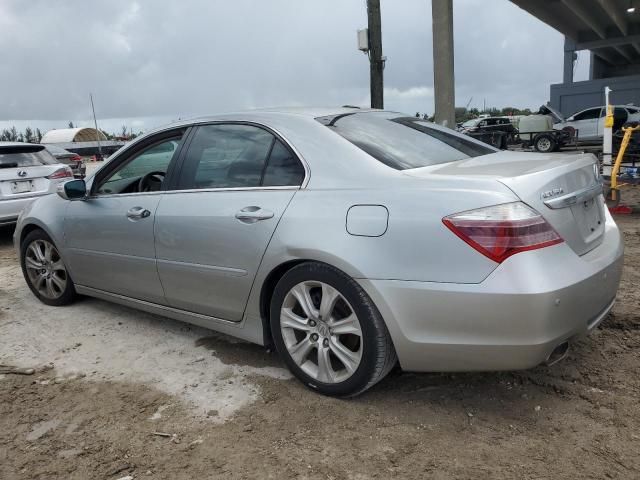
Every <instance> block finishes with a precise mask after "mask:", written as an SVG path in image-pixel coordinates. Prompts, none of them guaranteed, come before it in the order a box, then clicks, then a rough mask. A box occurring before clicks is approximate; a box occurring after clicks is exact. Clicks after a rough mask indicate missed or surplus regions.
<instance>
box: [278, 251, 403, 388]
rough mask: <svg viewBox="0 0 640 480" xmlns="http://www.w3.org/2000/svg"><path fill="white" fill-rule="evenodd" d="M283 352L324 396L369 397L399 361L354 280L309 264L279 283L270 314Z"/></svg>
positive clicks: (295, 370) (378, 317)
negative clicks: (372, 388)
mask: <svg viewBox="0 0 640 480" xmlns="http://www.w3.org/2000/svg"><path fill="white" fill-rule="evenodd" d="M270 314H271V316H270V318H271V331H272V335H273V340H274V343H275V346H276V348H277V350H278V353H279V354H280V355H281V356H282V358H283V359H284V361H285V363H286V364H287V366H288V367H289V369H290V370H291V372H292V373H293V374H294V375H295V376H296V377H297V378H298V379H299V380H300V381H302V382H303V383H304V384H305V385H307V386H308V387H310V388H312V389H313V390H316V391H318V392H320V393H322V394H325V395H331V396H339V397H349V396H355V395H357V394H359V393H361V392H364V391H365V390H367V389H368V388H370V387H371V386H373V385H374V384H376V383H377V382H379V381H380V380H382V378H384V376H385V375H386V374H387V373H388V372H389V370H391V368H392V367H393V366H394V365H395V363H396V361H397V358H396V353H395V350H394V348H393V344H392V342H391V337H390V336H389V332H388V331H387V328H386V326H385V324H384V321H383V319H382V316H381V315H380V313H379V312H378V309H377V308H376V306H375V305H374V304H373V302H372V301H371V299H370V298H369V296H368V295H367V293H366V292H365V291H364V290H363V289H362V287H360V285H358V284H357V283H356V282H355V281H354V280H353V279H352V278H350V277H349V276H347V275H346V274H344V273H343V272H341V271H340V270H338V269H336V268H334V267H331V266H330V265H326V264H322V263H315V262H306V263H303V264H301V265H298V266H296V267H294V268H292V269H291V270H289V271H288V272H287V273H286V274H285V275H284V276H283V277H282V278H281V279H280V281H279V282H278V284H277V286H276V288H275V291H274V294H273V297H272V300H271V309H270Z"/></svg>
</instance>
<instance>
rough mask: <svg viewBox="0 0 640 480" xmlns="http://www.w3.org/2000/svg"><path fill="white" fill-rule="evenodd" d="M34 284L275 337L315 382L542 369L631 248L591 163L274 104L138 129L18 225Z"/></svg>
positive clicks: (419, 126)
mask: <svg viewBox="0 0 640 480" xmlns="http://www.w3.org/2000/svg"><path fill="white" fill-rule="evenodd" d="M14 243H15V246H16V249H17V251H18V253H19V255H20V261H21V265H22V269H23V273H24V277H25V279H26V282H27V284H28V286H29V288H30V289H31V290H32V292H33V293H34V295H35V296H36V297H37V298H38V299H40V300H41V301H42V302H43V303H45V304H48V305H64V304H68V303H70V302H72V301H73V300H74V297H75V295H76V294H85V295H89V296H94V297H98V298H102V299H105V300H109V301H113V302H117V303H121V304H125V305H128V306H131V307H134V308H138V309H142V310H146V311H149V312H153V313H156V314H159V315H165V316H170V317H172V318H175V319H179V320H183V321H187V322H192V323H195V324H198V325H201V326H205V327H207V328H211V329H213V330H217V331H220V332H223V333H226V334H229V335H234V336H236V337H240V338H243V339H245V340H248V341H251V342H255V343H258V344H261V345H275V347H276V349H277V351H278V352H279V354H280V355H281V356H282V358H283V360H284V362H285V363H286V365H287V366H288V367H289V368H290V369H291V371H292V372H293V373H294V375H295V376H296V377H297V378H298V379H300V380H301V381H302V382H303V383H304V384H305V385H307V386H309V387H310V388H312V389H313V390H314V391H317V392H320V393H323V394H326V395H335V396H353V395H356V394H358V393H360V392H363V391H364V390H366V389H368V388H369V387H371V386H372V385H374V384H375V383H376V382H378V381H379V380H381V379H382V378H383V377H384V376H385V375H386V374H387V373H388V372H389V371H390V370H391V368H393V366H394V365H395V364H396V362H397V361H399V363H400V366H401V367H402V368H403V369H404V370H408V371H468V370H511V369H523V368H529V367H533V366H535V365H537V364H539V363H542V362H547V363H553V362H555V361H557V360H559V359H561V358H563V357H564V356H565V355H566V352H567V348H568V345H569V344H570V343H571V342H573V341H574V340H575V339H577V338H579V337H580V336H581V335H584V334H586V333H588V332H590V331H592V330H593V329H595V328H596V327H597V326H598V324H599V323H600V322H601V321H602V320H603V319H604V318H605V317H606V316H607V314H608V312H609V311H610V309H611V308H612V306H613V303H614V301H615V297H616V292H617V289H618V283H619V281H620V276H621V273H622V253H623V243H622V236H621V234H620V232H619V230H618V228H617V226H616V224H615V222H614V221H613V219H612V217H611V215H610V214H609V212H608V210H607V209H606V208H605V206H604V199H603V196H602V183H601V180H600V177H599V169H598V165H597V160H596V158H595V157H594V156H593V155H591V154H572V155H553V154H534V153H521V152H509V151H504V152H501V151H498V150H497V149H495V148H493V147H491V146H489V145H486V144H484V143H481V142H479V141H477V140H475V139H473V138H470V137H468V136H466V135H461V134H459V133H456V132H454V131H452V130H450V129H447V128H443V127H440V126H438V125H435V124H433V123H430V122H427V121H425V120H422V119H419V118H416V117H413V116H408V115H403V114H399V113H394V112H387V111H379V110H373V111H370V110H358V109H351V108H343V109H340V108H336V109H334V108H331V109H293V110H286V109H279V110H274V111H256V112H247V113H238V114H228V115H219V116H214V117H209V118H200V119H197V120H191V121H183V122H180V123H177V124H173V125H169V126H167V127H164V128H161V129H158V130H155V131H153V132H150V133H148V134H146V135H143V136H141V137H139V138H138V139H136V140H135V141H133V142H131V143H129V144H128V145H127V146H125V147H124V148H122V149H121V150H119V151H118V152H117V153H116V154H114V155H113V156H112V157H111V159H110V160H109V161H108V162H107V163H106V164H105V165H104V166H103V167H102V168H100V169H99V170H98V171H97V172H96V173H95V175H92V176H89V177H88V179H87V181H86V182H85V181H84V180H72V181H69V182H67V183H65V184H64V185H63V186H62V188H60V189H59V195H51V196H49V197H47V198H42V199H40V200H38V201H36V202H34V203H33V204H32V205H30V206H29V207H28V208H27V210H26V211H25V212H24V213H23V215H22V216H21V217H20V220H19V222H18V225H17V228H16V231H15V233H14Z"/></svg>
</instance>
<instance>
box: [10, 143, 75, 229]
mask: <svg viewBox="0 0 640 480" xmlns="http://www.w3.org/2000/svg"><path fill="white" fill-rule="evenodd" d="M72 178H73V173H72V172H71V169H70V168H69V167H68V166H66V165H63V164H61V163H58V161H57V160H56V159H55V158H54V157H53V155H51V154H50V153H49V152H48V151H47V150H46V149H45V147H44V145H36V144H32V143H19V142H0V225H9V224H12V223H15V222H16V220H17V219H18V215H20V212H21V211H22V209H23V208H24V207H26V206H27V205H28V204H29V203H30V202H31V201H32V200H33V199H34V198H36V197H40V196H42V195H47V194H49V193H54V192H55V191H56V188H57V186H58V184H59V183H61V182H63V181H66V180H69V179H72Z"/></svg>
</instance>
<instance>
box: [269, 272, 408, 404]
mask: <svg viewBox="0 0 640 480" xmlns="http://www.w3.org/2000/svg"><path fill="white" fill-rule="evenodd" d="M305 281H317V282H323V283H326V284H328V285H330V286H331V287H333V288H335V289H336V290H338V292H339V293H340V294H341V295H342V296H343V297H344V298H345V299H346V300H347V301H348V302H349V304H350V306H351V307H352V309H353V312H354V313H355V314H356V315H357V317H358V320H359V322H360V327H361V330H362V358H361V360H360V364H359V366H358V367H357V368H356V370H355V371H354V372H353V373H352V374H351V376H350V377H349V378H347V379H346V380H344V381H342V382H339V383H323V382H319V381H317V380H316V379H314V378H313V377H311V376H309V375H307V374H306V373H305V372H304V371H303V370H302V369H301V368H300V367H299V366H298V365H297V364H296V362H295V361H294V360H293V359H292V357H291V355H290V353H289V351H288V350H287V347H286V345H285V341H284V339H283V336H282V331H281V329H280V311H281V308H282V305H283V302H284V301H285V297H286V295H287V294H288V293H289V291H290V290H291V289H292V288H293V287H294V286H296V285H298V284H299V283H301V282H305ZM270 323H271V333H272V336H273V342H274V344H275V347H276V349H277V351H278V353H279V354H280V356H281V358H282V359H283V360H284V362H285V363H286V364H287V366H288V367H289V370H291V372H292V373H293V374H294V375H295V376H296V377H297V378H298V380H300V381H301V382H302V383H303V384H305V385H306V386H307V387H309V388H310V389H312V390H314V391H316V392H319V393H321V394H323V395H328V396H333V397H353V396H356V395H358V394H360V393H362V392H364V391H365V390H367V389H369V388H371V387H372V386H373V385H375V384H376V383H377V382H379V381H380V380H382V379H383V378H384V377H385V376H386V375H387V374H388V373H389V371H390V370H391V369H392V368H393V367H394V366H395V365H396V363H397V357H396V352H395V349H394V348H393V343H392V341H391V337H390V335H389V332H388V330H387V327H386V325H385V323H384V320H383V319H382V315H380V312H379V311H378V309H377V308H376V306H375V305H374V303H373V301H372V300H371V298H369V296H368V295H367V293H366V292H365V291H364V290H363V289H362V287H360V285H358V283H357V282H356V281H355V280H353V279H352V278H351V277H349V276H348V275H346V274H345V273H344V272H342V271H340V270H338V269H337V268H334V267H332V266H330V265H327V264H324V263H318V262H305V263H302V264H300V265H297V266H295V267H293V268H292V269H291V270H289V271H288V272H287V273H285V274H284V275H283V277H282V278H281V279H280V281H279V282H278V284H277V285H276V288H275V290H274V293H273V296H272V298H271V306H270Z"/></svg>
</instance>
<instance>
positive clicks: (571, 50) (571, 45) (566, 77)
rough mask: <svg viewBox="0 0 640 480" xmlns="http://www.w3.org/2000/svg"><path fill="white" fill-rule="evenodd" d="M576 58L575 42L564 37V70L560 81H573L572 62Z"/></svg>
mask: <svg viewBox="0 0 640 480" xmlns="http://www.w3.org/2000/svg"><path fill="white" fill-rule="evenodd" d="M575 59H576V42H574V41H573V40H571V39H570V38H569V37H564V70H563V75H562V83H573V62H574V60H575Z"/></svg>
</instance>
